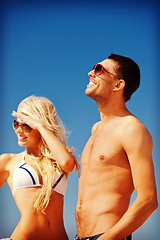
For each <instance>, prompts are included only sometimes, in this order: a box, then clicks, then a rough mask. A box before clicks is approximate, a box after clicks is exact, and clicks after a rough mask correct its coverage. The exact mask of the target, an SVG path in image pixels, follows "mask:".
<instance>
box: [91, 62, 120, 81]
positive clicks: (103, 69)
mask: <svg viewBox="0 0 160 240" xmlns="http://www.w3.org/2000/svg"><path fill="white" fill-rule="evenodd" d="M97 66H101V70H100V73H98V74H96V67H97ZM92 70H94V74H95V75H96V76H100V75H101V74H102V72H103V71H105V72H107V73H109V74H111V75H113V76H114V77H116V78H117V79H119V78H118V77H117V75H115V74H113V73H111V72H109V71H107V70H106V69H105V68H104V67H103V65H102V64H100V63H98V64H95V65H94V67H93V69H92Z"/></svg>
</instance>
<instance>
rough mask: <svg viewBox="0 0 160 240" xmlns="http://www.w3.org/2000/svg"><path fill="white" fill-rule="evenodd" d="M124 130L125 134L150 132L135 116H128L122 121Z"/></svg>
mask: <svg viewBox="0 0 160 240" xmlns="http://www.w3.org/2000/svg"><path fill="white" fill-rule="evenodd" d="M122 129H123V131H124V132H128V131H129V132H133V131H134V132H135V131H136V132H137V131H148V130H147V128H146V127H145V125H144V124H143V123H142V122H141V121H140V120H139V119H138V118H136V117H135V116H134V115H128V116H126V117H124V118H123V119H122Z"/></svg>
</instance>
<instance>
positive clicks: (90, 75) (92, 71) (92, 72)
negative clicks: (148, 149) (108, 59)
mask: <svg viewBox="0 0 160 240" xmlns="http://www.w3.org/2000/svg"><path fill="white" fill-rule="evenodd" d="M88 76H89V77H94V76H95V74H94V69H92V70H91V71H90V72H89V73H88Z"/></svg>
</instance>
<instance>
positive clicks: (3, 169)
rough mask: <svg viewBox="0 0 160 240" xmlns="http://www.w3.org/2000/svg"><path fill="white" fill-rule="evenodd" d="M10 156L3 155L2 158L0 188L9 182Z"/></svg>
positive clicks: (0, 157)
mask: <svg viewBox="0 0 160 240" xmlns="http://www.w3.org/2000/svg"><path fill="white" fill-rule="evenodd" d="M9 156H10V155H9V154H2V155H1V156H0V187H1V186H2V185H3V184H4V182H6V181H7V179H8V177H9V171H8V170H7V164H8V162H9V160H10V157H9Z"/></svg>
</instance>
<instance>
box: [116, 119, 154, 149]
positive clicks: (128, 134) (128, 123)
mask: <svg viewBox="0 0 160 240" xmlns="http://www.w3.org/2000/svg"><path fill="white" fill-rule="evenodd" d="M120 137H121V140H122V141H124V142H127V144H129V142H131V143H132V144H133V143H134V144H136V143H138V142H144V141H147V142H150V143H151V145H152V137H151V134H150V132H149V131H148V129H147V128H146V127H145V125H144V124H143V123H142V122H141V121H140V120H139V119H138V118H136V117H135V116H133V115H129V116H127V117H125V118H124V120H123V123H122V126H121V128H120Z"/></svg>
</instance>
